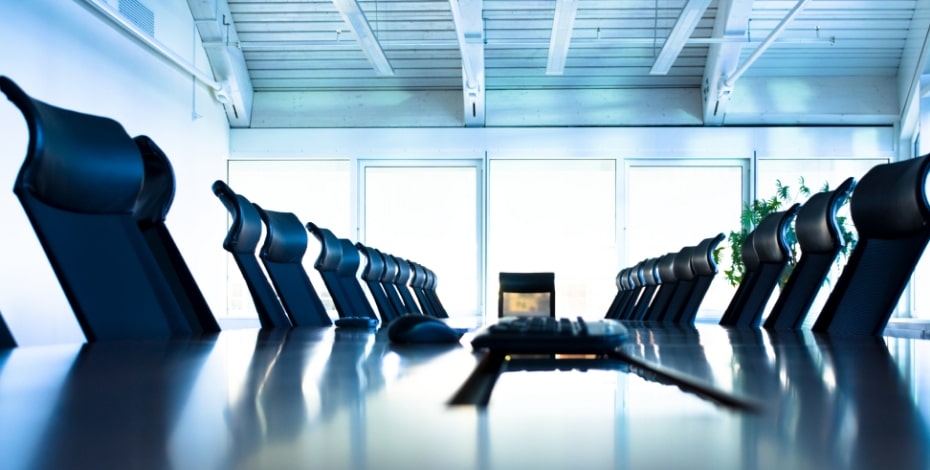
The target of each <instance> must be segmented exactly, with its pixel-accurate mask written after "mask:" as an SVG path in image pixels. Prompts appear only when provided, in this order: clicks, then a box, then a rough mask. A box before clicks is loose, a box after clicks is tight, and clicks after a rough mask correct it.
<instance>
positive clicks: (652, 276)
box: [627, 258, 662, 321]
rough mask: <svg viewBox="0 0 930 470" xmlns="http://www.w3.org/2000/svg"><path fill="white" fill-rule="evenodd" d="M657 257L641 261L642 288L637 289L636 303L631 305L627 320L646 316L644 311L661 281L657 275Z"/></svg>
mask: <svg viewBox="0 0 930 470" xmlns="http://www.w3.org/2000/svg"><path fill="white" fill-rule="evenodd" d="M658 264H659V258H649V259H647V260H645V261H643V269H642V271H641V275H642V281H641V282H642V288H641V289H640V290H639V296H638V297H637V299H636V304H635V305H633V309H632V310H631V311H630V315H629V317H628V318H627V319H628V320H637V321H641V320H643V319H644V318H645V316H646V311H648V310H649V305H650V304H651V303H652V298H653V297H654V296H655V293H656V290H658V289H659V285H660V284H661V283H662V279H661V278H660V277H659V269H658Z"/></svg>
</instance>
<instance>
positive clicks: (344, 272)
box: [336, 238, 378, 319]
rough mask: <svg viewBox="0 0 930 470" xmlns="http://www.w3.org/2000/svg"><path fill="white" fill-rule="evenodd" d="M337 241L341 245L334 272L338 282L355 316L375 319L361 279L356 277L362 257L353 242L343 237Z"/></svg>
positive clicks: (375, 315)
mask: <svg viewBox="0 0 930 470" xmlns="http://www.w3.org/2000/svg"><path fill="white" fill-rule="evenodd" d="M339 243H340V244H341V245H342V246H341V248H342V251H341V255H340V258H339V267H338V268H337V269H336V273H337V274H339V282H341V283H342V285H343V288H344V289H343V290H344V291H345V293H346V295H347V296H348V298H349V301H350V302H352V305H353V307H352V308H353V311H355V312H356V315H355V316H362V317H369V318H374V319H377V318H378V315H377V314H376V313H375V311H374V309H373V308H371V303H370V302H369V301H368V297H366V296H365V291H363V290H362V284H361V281H359V278H358V268H359V266H361V263H362V257H361V255H360V254H359V252H358V248H356V247H355V244H354V243H352V242H351V241H349V240H348V239H345V238H340V239H339Z"/></svg>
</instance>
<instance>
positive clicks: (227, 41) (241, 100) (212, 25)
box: [187, 0, 254, 127]
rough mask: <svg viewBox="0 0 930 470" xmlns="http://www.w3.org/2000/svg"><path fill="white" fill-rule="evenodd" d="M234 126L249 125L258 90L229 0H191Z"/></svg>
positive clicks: (192, 11) (225, 106)
mask: <svg viewBox="0 0 930 470" xmlns="http://www.w3.org/2000/svg"><path fill="white" fill-rule="evenodd" d="M187 3H188V5H189V6H190V10H191V16H192V17H193V18H194V24H195V25H196V26H197V32H198V33H200V40H201V42H202V43H203V48H204V52H206V54H207V61H208V62H210V69H211V70H212V71H213V76H214V77H216V79H217V80H218V81H219V82H220V84H221V85H222V90H221V91H220V92H219V93H218V95H219V96H221V97H222V99H220V101H221V102H222V103H223V107H224V108H225V109H226V117H227V119H228V120H229V126H230V127H249V125H250V123H251V120H252V101H253V97H254V90H253V88H252V81H251V79H250V78H249V69H248V67H247V66H246V63H245V56H244V55H243V54H242V49H241V48H240V47H239V36H238V33H237V32H236V25H235V24H234V23H233V20H232V13H230V11H229V3H227V1H226V0H188V2H187Z"/></svg>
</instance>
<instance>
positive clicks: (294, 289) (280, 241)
mask: <svg viewBox="0 0 930 470" xmlns="http://www.w3.org/2000/svg"><path fill="white" fill-rule="evenodd" d="M254 206H255V209H256V210H258V214H259V216H261V218H262V221H263V222H264V223H265V228H266V232H265V233H266V234H267V235H266V236H265V242H264V243H263V244H262V248H261V251H260V252H259V258H260V259H261V260H262V264H263V265H264V266H265V271H267V272H268V277H269V278H271V283H272V285H274V288H275V291H277V293H278V298H279V299H280V301H281V303H282V304H283V305H284V310H285V311H286V312H287V315H288V317H289V318H290V320H291V323H292V324H293V325H294V326H330V325H332V324H333V322H332V320H331V319H330V318H329V314H328V313H326V307H324V306H323V301H321V300H320V296H319V295H318V294H317V292H316V289H315V288H314V287H313V284H312V283H311V282H310V278H309V277H308V276H307V271H306V270H305V269H304V265H303V258H304V253H306V252H307V241H308V239H307V230H306V229H305V228H304V225H303V224H302V223H301V222H300V219H298V218H297V216H296V215H294V214H293V213H291V212H276V211H270V210H265V209H262V208H261V207H260V206H258V205H257V204H254Z"/></svg>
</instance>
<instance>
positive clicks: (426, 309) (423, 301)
mask: <svg viewBox="0 0 930 470" xmlns="http://www.w3.org/2000/svg"><path fill="white" fill-rule="evenodd" d="M410 267H411V272H412V273H413V276H412V277H411V278H410V289H411V290H413V295H414V296H416V298H417V303H418V304H419V305H420V308H421V310H423V314H424V315H429V316H431V317H438V318H442V317H441V314H440V313H439V312H438V310H437V309H436V307H435V306H434V305H433V301H432V300H430V298H429V294H428V293H427V292H426V290H427V284H428V283H429V279H428V277H427V275H426V268H424V267H423V265H421V264H420V263H417V262H413V261H411V262H410Z"/></svg>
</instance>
